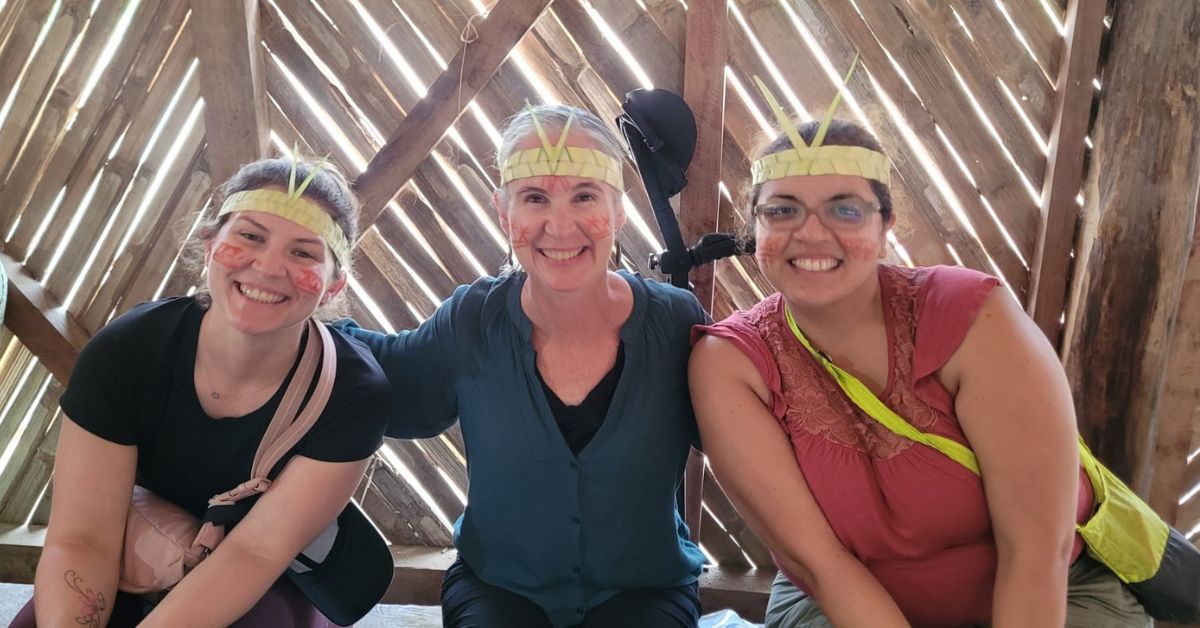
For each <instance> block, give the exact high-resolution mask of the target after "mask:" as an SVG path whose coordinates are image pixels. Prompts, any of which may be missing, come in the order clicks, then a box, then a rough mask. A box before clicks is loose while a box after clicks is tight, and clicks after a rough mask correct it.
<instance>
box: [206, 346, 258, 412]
mask: <svg viewBox="0 0 1200 628" xmlns="http://www.w3.org/2000/svg"><path fill="white" fill-rule="evenodd" d="M196 362H197V363H199V364H200V370H201V371H203V372H204V377H205V378H206V380H207V381H206V383H207V384H208V388H209V391H208V396H209V397H212V398H213V399H216V400H220V399H221V393H219V392H217V391H216V390H214V389H213V384H214V383H215V382H216V380H215V379H214V378H213V376H212V371H210V370H209V369H208V361H207V360H204V359H201V357H200V349H199V347H197V349H196ZM270 385H271V383H270V382H268V383H266V384H263V385H262V386H259V387H258V388H255V389H254V390H252V391H250V392H248V393H244V394H241V395H230V394H226V395H225V396H227V397H232V398H234V399H244V398H246V397H249V396H250V395H253V394H255V393H258V392H261V391H262V390H263V389H264V388H267V387H268V386H270Z"/></svg>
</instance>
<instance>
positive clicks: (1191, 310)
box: [1149, 207, 1200, 532]
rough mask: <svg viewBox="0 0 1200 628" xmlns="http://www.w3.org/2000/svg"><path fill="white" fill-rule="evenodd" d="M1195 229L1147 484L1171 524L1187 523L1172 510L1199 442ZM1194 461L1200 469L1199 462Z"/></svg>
mask: <svg viewBox="0 0 1200 628" xmlns="http://www.w3.org/2000/svg"><path fill="white" fill-rule="evenodd" d="M1197 211H1198V212H1200V207H1198V208H1197ZM1196 227H1197V230H1196V232H1194V233H1193V234H1192V252H1191V256H1190V257H1189V259H1188V265H1187V271H1186V273H1185V275H1184V280H1183V287H1182V289H1181V290H1180V292H1181V294H1180V299H1179V312H1178V314H1177V315H1176V323H1175V324H1176V331H1175V340H1174V341H1173V342H1172V343H1171V349H1170V357H1169V358H1168V360H1167V370H1166V373H1165V377H1166V384H1165V385H1164V386H1163V392H1162V406H1161V412H1160V414H1159V420H1158V423H1159V425H1158V437H1157V439H1156V443H1155V447H1154V460H1155V463H1154V477H1153V479H1152V481H1151V484H1150V500H1149V501H1150V506H1152V507H1153V508H1154V510H1156V511H1157V512H1158V514H1159V515H1161V516H1162V517H1163V519H1166V520H1167V521H1168V522H1171V523H1174V524H1176V525H1177V526H1179V525H1185V524H1187V523H1189V522H1186V521H1182V520H1181V519H1177V518H1176V513H1177V512H1178V510H1179V498H1180V497H1182V496H1183V494H1184V493H1185V492H1186V491H1188V490H1190V489H1191V488H1192V487H1193V486H1195V485H1196V479H1195V478H1191V481H1190V482H1189V478H1188V477H1187V466H1188V464H1187V458H1188V454H1190V453H1191V452H1192V450H1193V449H1195V448H1196V447H1198V446H1200V441H1196V440H1195V438H1194V436H1193V429H1195V427H1196V425H1197V424H1198V423H1200V221H1197V225H1196ZM1195 464H1196V468H1200V460H1197V461H1196V462H1195ZM1184 532H1187V530H1186V529H1185V530H1184Z"/></svg>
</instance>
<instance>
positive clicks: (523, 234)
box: [512, 225, 530, 248]
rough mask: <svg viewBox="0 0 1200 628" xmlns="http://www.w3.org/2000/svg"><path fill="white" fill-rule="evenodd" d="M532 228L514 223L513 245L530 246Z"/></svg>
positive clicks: (517, 246) (516, 246) (515, 246)
mask: <svg viewBox="0 0 1200 628" xmlns="http://www.w3.org/2000/svg"><path fill="white" fill-rule="evenodd" d="M529 232H530V229H529V227H526V226H525V225H512V245H513V247H514V248H519V247H525V246H529V240H530V233H529Z"/></svg>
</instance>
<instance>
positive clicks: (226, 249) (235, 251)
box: [213, 242, 246, 269]
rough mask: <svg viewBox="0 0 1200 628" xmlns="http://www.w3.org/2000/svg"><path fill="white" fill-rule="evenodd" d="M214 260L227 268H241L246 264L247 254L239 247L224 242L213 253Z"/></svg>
mask: <svg viewBox="0 0 1200 628" xmlns="http://www.w3.org/2000/svg"><path fill="white" fill-rule="evenodd" d="M213 259H214V260H216V261H217V262H220V263H221V265H222V266H224V267H226V268H230V269H234V268H241V267H242V266H243V265H244V264H245V263H246V252H245V251H243V250H242V249H241V248H239V247H236V246H233V245H232V244H229V243H225V242H223V243H221V246H218V247H217V250H216V252H215V253H213Z"/></svg>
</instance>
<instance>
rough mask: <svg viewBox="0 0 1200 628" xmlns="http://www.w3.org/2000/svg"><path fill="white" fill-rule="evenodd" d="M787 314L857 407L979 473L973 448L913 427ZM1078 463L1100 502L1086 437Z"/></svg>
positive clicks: (1096, 468)
mask: <svg viewBox="0 0 1200 628" xmlns="http://www.w3.org/2000/svg"><path fill="white" fill-rule="evenodd" d="M784 314H785V316H786V317H787V324H788V328H790V329H791V330H792V334H794V335H795V336H796V339H797V340H799V341H800V344H802V345H804V348H805V349H808V351H809V353H811V354H812V355H813V357H815V358H817V361H818V362H820V363H821V365H822V366H824V367H825V370H826V371H828V372H829V374H830V375H832V376H833V379H834V381H836V382H837V383H838V386H840V387H841V389H842V392H844V393H846V396H847V397H849V398H850V401H852V402H854V405H856V406H858V407H859V409H861V410H862V411H863V412H866V413H867V415H868V416H870V417H871V418H872V419H875V420H876V421H877V422H879V423H881V424H882V425H883V426H884V427H886V428H888V429H889V430H891V431H892V433H894V434H896V435H897V436H902V437H904V438H907V439H908V440H911V441H915V442H918V443H921V444H923V445H926V446H928V447H932V448H934V449H936V450H938V451H940V452H942V453H943V454H945V455H946V456H948V457H950V459H952V460H954V461H955V462H957V463H959V464H961V465H962V466H964V467H966V468H967V469H968V470H970V471H971V472H972V473H974V474H975V475H979V461H978V459H976V458H975V452H973V451H971V448H970V447H967V446H966V445H963V444H962V443H960V442H958V441H954V440H950V439H949V438H946V437H945V436H940V435H938V434H929V433H927V432H922V431H921V430H918V429H917V428H915V427H913V425H912V424H911V423H909V422H908V421H905V420H904V419H903V418H901V417H900V415H898V414H896V413H895V412H893V411H892V409H891V408H889V407H887V405H886V404H884V403H883V402H882V401H880V400H879V397H876V396H875V393H873V392H871V389H870V388H867V385H866V384H864V383H862V382H861V381H859V380H858V378H857V377H855V376H853V375H851V374H850V373H847V372H846V371H844V370H842V369H841V368H839V367H838V365H836V364H834V363H833V361H832V360H830V359H829V356H827V355H825V354H824V353H821V352H820V351H818V350H817V349H816V348H815V347H813V346H812V343H811V342H809V341H808V338H807V337H806V336H805V335H804V332H802V331H800V327H798V326H797V325H796V319H794V318H792V312H791V310H789V309H787V308H786V307H784ZM1079 462H1080V464H1082V465H1083V469H1084V471H1085V472H1086V473H1087V476H1088V479H1090V480H1091V481H1092V486H1093V487H1094V488H1095V490H1096V493H1097V494H1096V501H1097V503H1099V502H1100V501H1101V498H1102V497H1103V495H1102V494H1101V493H1102V492H1103V491H1104V487H1105V484H1106V483H1105V481H1104V476H1103V474H1102V473H1101V472H1100V462H1099V461H1098V460H1096V456H1095V455H1093V454H1092V450H1090V449H1088V446H1087V444H1085V443H1084V442H1083V436H1080V437H1079Z"/></svg>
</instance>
